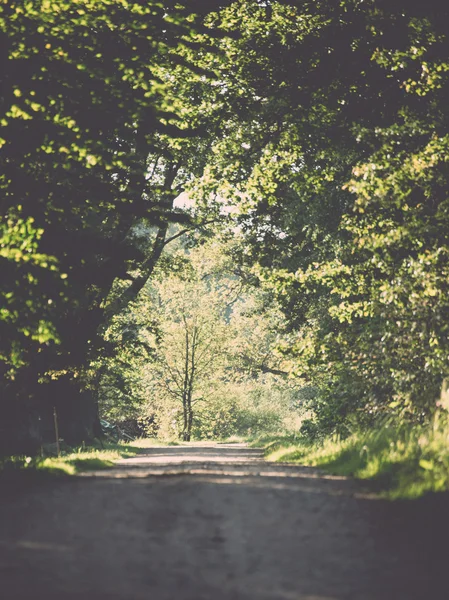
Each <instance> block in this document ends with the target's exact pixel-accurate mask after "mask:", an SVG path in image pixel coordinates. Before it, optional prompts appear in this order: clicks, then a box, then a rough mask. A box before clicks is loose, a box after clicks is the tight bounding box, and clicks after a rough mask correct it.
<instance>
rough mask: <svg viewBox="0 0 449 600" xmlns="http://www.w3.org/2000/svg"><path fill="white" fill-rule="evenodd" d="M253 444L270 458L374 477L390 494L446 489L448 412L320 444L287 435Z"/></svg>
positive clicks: (410, 495) (448, 481) (448, 479)
mask: <svg viewBox="0 0 449 600" xmlns="http://www.w3.org/2000/svg"><path fill="white" fill-rule="evenodd" d="M251 445H252V446H256V447H262V448H264V449H265V456H266V459H267V460H269V461H275V462H294V463H301V464H302V465H306V466H313V467H318V468H320V469H322V470H323V471H326V472H328V473H331V474H334V475H346V476H352V477H356V478H357V479H363V480H370V481H373V482H376V484H377V486H376V487H377V488H378V489H379V491H380V492H381V493H383V494H384V495H385V496H387V497H389V498H392V499H395V498H417V497H419V496H422V495H423V494H425V493H427V492H441V491H447V490H449V424H448V421H447V416H446V417H444V416H442V415H437V416H436V417H435V420H434V421H433V423H432V424H431V425H428V426H426V427H425V426H413V427H412V426H410V425H400V426H395V425H394V424H392V423H389V424H387V425H385V424H384V425H383V426H379V427H378V428H374V429H371V430H370V432H367V433H363V432H358V433H354V434H353V435H351V436H350V437H348V438H346V439H344V440H342V439H339V438H337V437H334V438H332V439H327V440H325V441H324V442H323V443H321V444H310V443H307V442H306V440H301V439H297V440H295V439H294V437H293V436H291V435H287V436H277V437H276V436H274V437H266V438H264V439H263V438H259V439H258V440H254V441H253V442H252V443H251Z"/></svg>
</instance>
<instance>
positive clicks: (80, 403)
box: [0, 0, 213, 449]
mask: <svg viewBox="0 0 449 600" xmlns="http://www.w3.org/2000/svg"><path fill="white" fill-rule="evenodd" d="M197 4H198V7H197V8H198V12H199V13H200V14H199V15H197V16H195V15H193V14H192V12H191V10H190V9H189V8H188V6H186V5H182V4H181V3H170V2H169V3H165V4H164V6H162V5H161V4H160V3H157V2H147V3H144V4H142V3H140V2H131V3H127V2H125V3H123V2H118V1H116V0H105V1H102V2H97V3H95V5H93V4H92V3H90V2H87V1H86V2H81V3H80V2H75V1H72V0H67V1H66V2H63V3H50V2H43V3H42V2H37V1H36V2H33V1H31V2H27V3H26V4H24V5H22V4H20V3H19V4H11V3H7V4H5V5H4V6H2V9H1V11H2V12H1V15H0V19H1V21H0V22H1V30H2V33H1V38H2V40H1V41H2V44H1V48H2V50H1V52H2V54H1V59H0V61H1V64H2V69H1V73H2V76H1V77H2V82H1V87H2V94H3V95H2V99H1V106H0V113H1V116H0V119H1V124H2V137H1V140H0V146H1V171H2V179H1V184H0V185H1V190H2V195H3V204H2V215H3V221H2V225H1V231H0V237H1V261H2V269H3V272H4V273H5V276H4V277H2V282H1V286H2V293H3V297H4V298H5V303H4V306H2V312H1V325H0V326H1V347H0V357H1V360H2V366H1V377H2V383H1V389H2V393H1V395H2V399H3V402H4V405H3V406H2V414H3V417H4V419H3V423H4V427H5V429H4V431H2V436H1V440H2V444H4V445H5V447H7V448H9V449H12V448H13V447H14V446H16V447H17V446H21V447H22V449H23V447H24V444H25V445H26V446H27V447H28V448H30V447H31V446H34V447H36V445H39V441H40V439H39V438H40V437H41V436H42V435H43V436H44V437H45V436H48V434H49V432H48V429H49V428H50V427H51V412H52V408H53V406H56V407H57V411H58V415H59V418H60V429H61V433H62V435H63V436H64V437H65V439H66V440H67V441H69V442H73V443H76V442H80V441H81V440H83V439H88V438H89V437H92V435H93V434H94V433H98V427H97V428H96V425H97V426H98V421H97V418H96V408H95V402H94V399H93V397H92V392H93V390H94V387H95V380H96V377H95V376H94V377H92V373H91V372H90V371H89V370H88V369H87V365H88V363H89V361H90V359H91V357H92V356H93V354H95V352H96V351H98V349H99V344H100V341H101V336H99V335H97V332H98V333H101V328H102V327H104V326H105V325H106V324H107V321H108V319H109V318H110V316H111V314H112V313H113V312H114V310H121V309H123V307H124V306H125V305H126V302H129V301H130V300H131V299H133V298H135V297H136V295H137V293H138V291H139V289H141V287H142V286H143V285H144V283H145V281H146V279H147V278H148V277H149V276H150V274H151V272H152V269H153V268H154V264H155V263H156V262H157V259H158V257H159V255H160V252H161V246H162V245H163V243H164V239H165V235H166V231H167V228H168V223H169V222H170V221H176V220H184V219H186V218H187V219H188V217H186V216H185V215H180V214H178V212H179V211H176V210H173V208H172V201H173V199H174V198H175V197H176V195H178V193H179V190H177V185H179V178H180V177H181V178H182V177H186V176H187V169H185V173H184V175H182V176H181V174H180V170H181V164H180V162H179V155H180V154H182V150H183V149H184V150H185V146H186V144H188V143H189V142H188V140H187V138H189V136H190V137H191V136H192V135H193V134H194V127H195V126H194V124H192V122H190V123H189V115H186V114H184V115H183V114H182V113H183V109H182V106H181V104H182V103H180V102H179V100H178V98H176V97H175V96H174V95H171V94H170V92H169V87H170V86H169V85H168V83H167V77H166V73H167V72H169V71H170V69H171V68H172V69H176V71H177V72H178V73H180V72H182V71H183V70H188V69H189V68H190V73H191V78H192V79H195V78H199V77H200V74H199V72H198V70H197V73H196V74H195V73H194V72H193V70H192V69H194V65H192V64H189V62H188V60H187V59H186V58H185V56H184V54H185V50H184V51H181V48H184V49H186V48H187V46H189V45H192V46H194V45H195V40H194V37H195V35H200V34H201V35H202V36H203V37H206V34H207V31H206V29H205V28H204V27H203V26H202V24H201V23H202V15H201V13H202V12H203V13H204V12H206V13H207V10H208V9H206V8H205V7H203V6H201V5H200V3H197ZM212 7H213V3H212V4H210V7H209V9H210V8H212ZM183 52H184V53H183ZM184 77H185V76H184ZM183 144H184V146H183ZM149 155H151V157H150V158H149ZM157 157H159V158H157ZM153 158H154V160H155V161H156V163H158V167H157V174H155V172H154V170H152V169H153V165H152V164H151V161H152V160H153ZM152 174H153V176H152ZM177 177H178V181H177V180H176V178H177ZM141 221H143V222H144V223H147V224H148V223H149V224H151V225H153V226H156V227H157V228H158V234H157V235H156V238H155V240H154V243H153V244H152V245H151V246H150V247H149V248H148V247H146V248H142V247H141V245H140V244H139V243H137V238H136V236H134V235H133V231H134V230H135V226H136V224H137V223H138V222H141ZM139 266H140V267H141V270H140V273H139V274H138V275H137V277H136V279H135V280H131V279H130V277H131V276H130V275H129V271H130V270H131V271H133V270H134V272H135V270H136V268H137V267H139ZM117 278H122V279H124V280H125V282H126V281H127V282H128V285H126V284H125V286H120V285H117V284H116V283H114V282H116V280H117ZM112 288H114V289H113V290H112V297H110V304H109V308H107V309H106V310H105V307H106V304H107V303H108V297H109V294H110V292H111V289H112ZM118 290H121V295H119V297H117V295H114V294H115V292H116V291H118ZM111 303H112V304H111ZM103 351H104V348H103ZM30 420H31V421H33V423H34V425H32V424H31V423H30ZM32 430H36V431H37V436H36V439H34V440H32V439H31V437H32V435H31V432H32ZM19 438H23V440H19V442H18V444H15V443H14V442H13V440H14V439H16V440H18V439H19ZM27 440H28V441H27ZM26 442H27V443H26Z"/></svg>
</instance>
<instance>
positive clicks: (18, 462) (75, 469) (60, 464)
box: [0, 438, 178, 481]
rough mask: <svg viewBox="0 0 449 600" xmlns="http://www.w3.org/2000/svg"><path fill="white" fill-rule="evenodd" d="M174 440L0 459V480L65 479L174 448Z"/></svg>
mask: <svg viewBox="0 0 449 600" xmlns="http://www.w3.org/2000/svg"><path fill="white" fill-rule="evenodd" d="M177 445H178V442H175V441H161V440H158V439H154V438H142V439H137V440H134V441H133V442H129V443H125V442H118V443H113V442H108V441H103V443H102V444H96V445H95V446H88V447H83V448H70V449H69V448H67V449H64V450H63V451H61V455H60V456H32V457H31V456H25V455H20V456H18V455H15V456H7V457H3V458H0V478H1V479H8V480H12V479H17V480H20V481H22V480H23V479H27V480H28V479H42V478H45V477H46V476H60V477H61V476H62V477H64V476H65V477H67V476H71V475H76V474H78V473H82V472H85V471H97V470H101V469H110V468H111V467H113V466H114V464H115V462H116V461H117V460H119V459H121V458H132V457H133V456H136V455H137V454H141V453H143V452H145V449H146V448H151V447H154V446H177Z"/></svg>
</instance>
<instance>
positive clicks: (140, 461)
mask: <svg viewBox="0 0 449 600" xmlns="http://www.w3.org/2000/svg"><path fill="white" fill-rule="evenodd" d="M448 498H449V496H448V495H447V494H435V495H429V496H426V497H423V498H421V499H419V500H413V501H412V500H401V501H395V502H392V501H389V500H386V499H382V498H379V497H378V496H377V495H376V493H375V491H374V490H373V489H369V488H368V487H367V486H366V484H365V485H364V484H362V483H361V482H357V481H355V480H352V479H349V478H345V477H337V476H331V475H325V474H323V473H320V472H319V471H317V470H316V469H312V468H308V467H301V466H298V465H289V464H270V463H266V462H265V461H264V460H263V453H262V451H261V450H257V449H252V448H248V447H247V446H246V445H244V444H235V445H230V444H228V445H226V444H213V443H209V444H190V445H188V446H187V445H180V446H176V447H152V448H148V449H146V450H145V451H144V453H143V454H140V455H139V456H136V457H134V458H128V459H123V460H120V461H118V462H117V463H116V465H115V466H114V467H113V468H112V469H110V470H107V471H105V470H102V471H91V472H86V473H84V474H82V475H79V476H76V477H72V478H67V479H66V478H63V479H58V478H52V479H44V480H42V481H32V482H31V483H30V482H28V483H27V484H26V486H25V485H21V486H19V484H17V485H13V486H4V489H3V490H2V492H1V496H0V589H1V596H2V598H5V600H16V599H19V598H20V599H29V598H45V599H46V600H56V599H58V600H65V599H75V598H76V599H78V598H83V599H85V600H94V599H104V600H106V599H107V600H119V599H120V600H125V599H126V600H134V599H136V600H140V599H142V600H143V599H145V600H148V599H149V598H151V599H152V600H225V599H226V600H250V599H251V600H253V599H254V600H259V599H260V600H265V599H267V600H268V599H270V600H343V599H345V600H346V599H348V600H349V599H351V600H374V599H376V600H389V599H391V600H393V599H394V600H429V599H432V600H439V599H441V600H443V599H446V598H447V597H448V596H447V594H448V585H447V582H448V579H447V559H448V557H449V551H448V547H449V511H448V510H447V509H448V507H449V500H448Z"/></svg>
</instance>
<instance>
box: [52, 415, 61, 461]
mask: <svg viewBox="0 0 449 600" xmlns="http://www.w3.org/2000/svg"><path fill="white" fill-rule="evenodd" d="M53 417H54V420H55V435H56V451H57V453H58V456H60V454H61V451H60V448H59V429H58V415H57V414H56V406H54V407H53Z"/></svg>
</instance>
